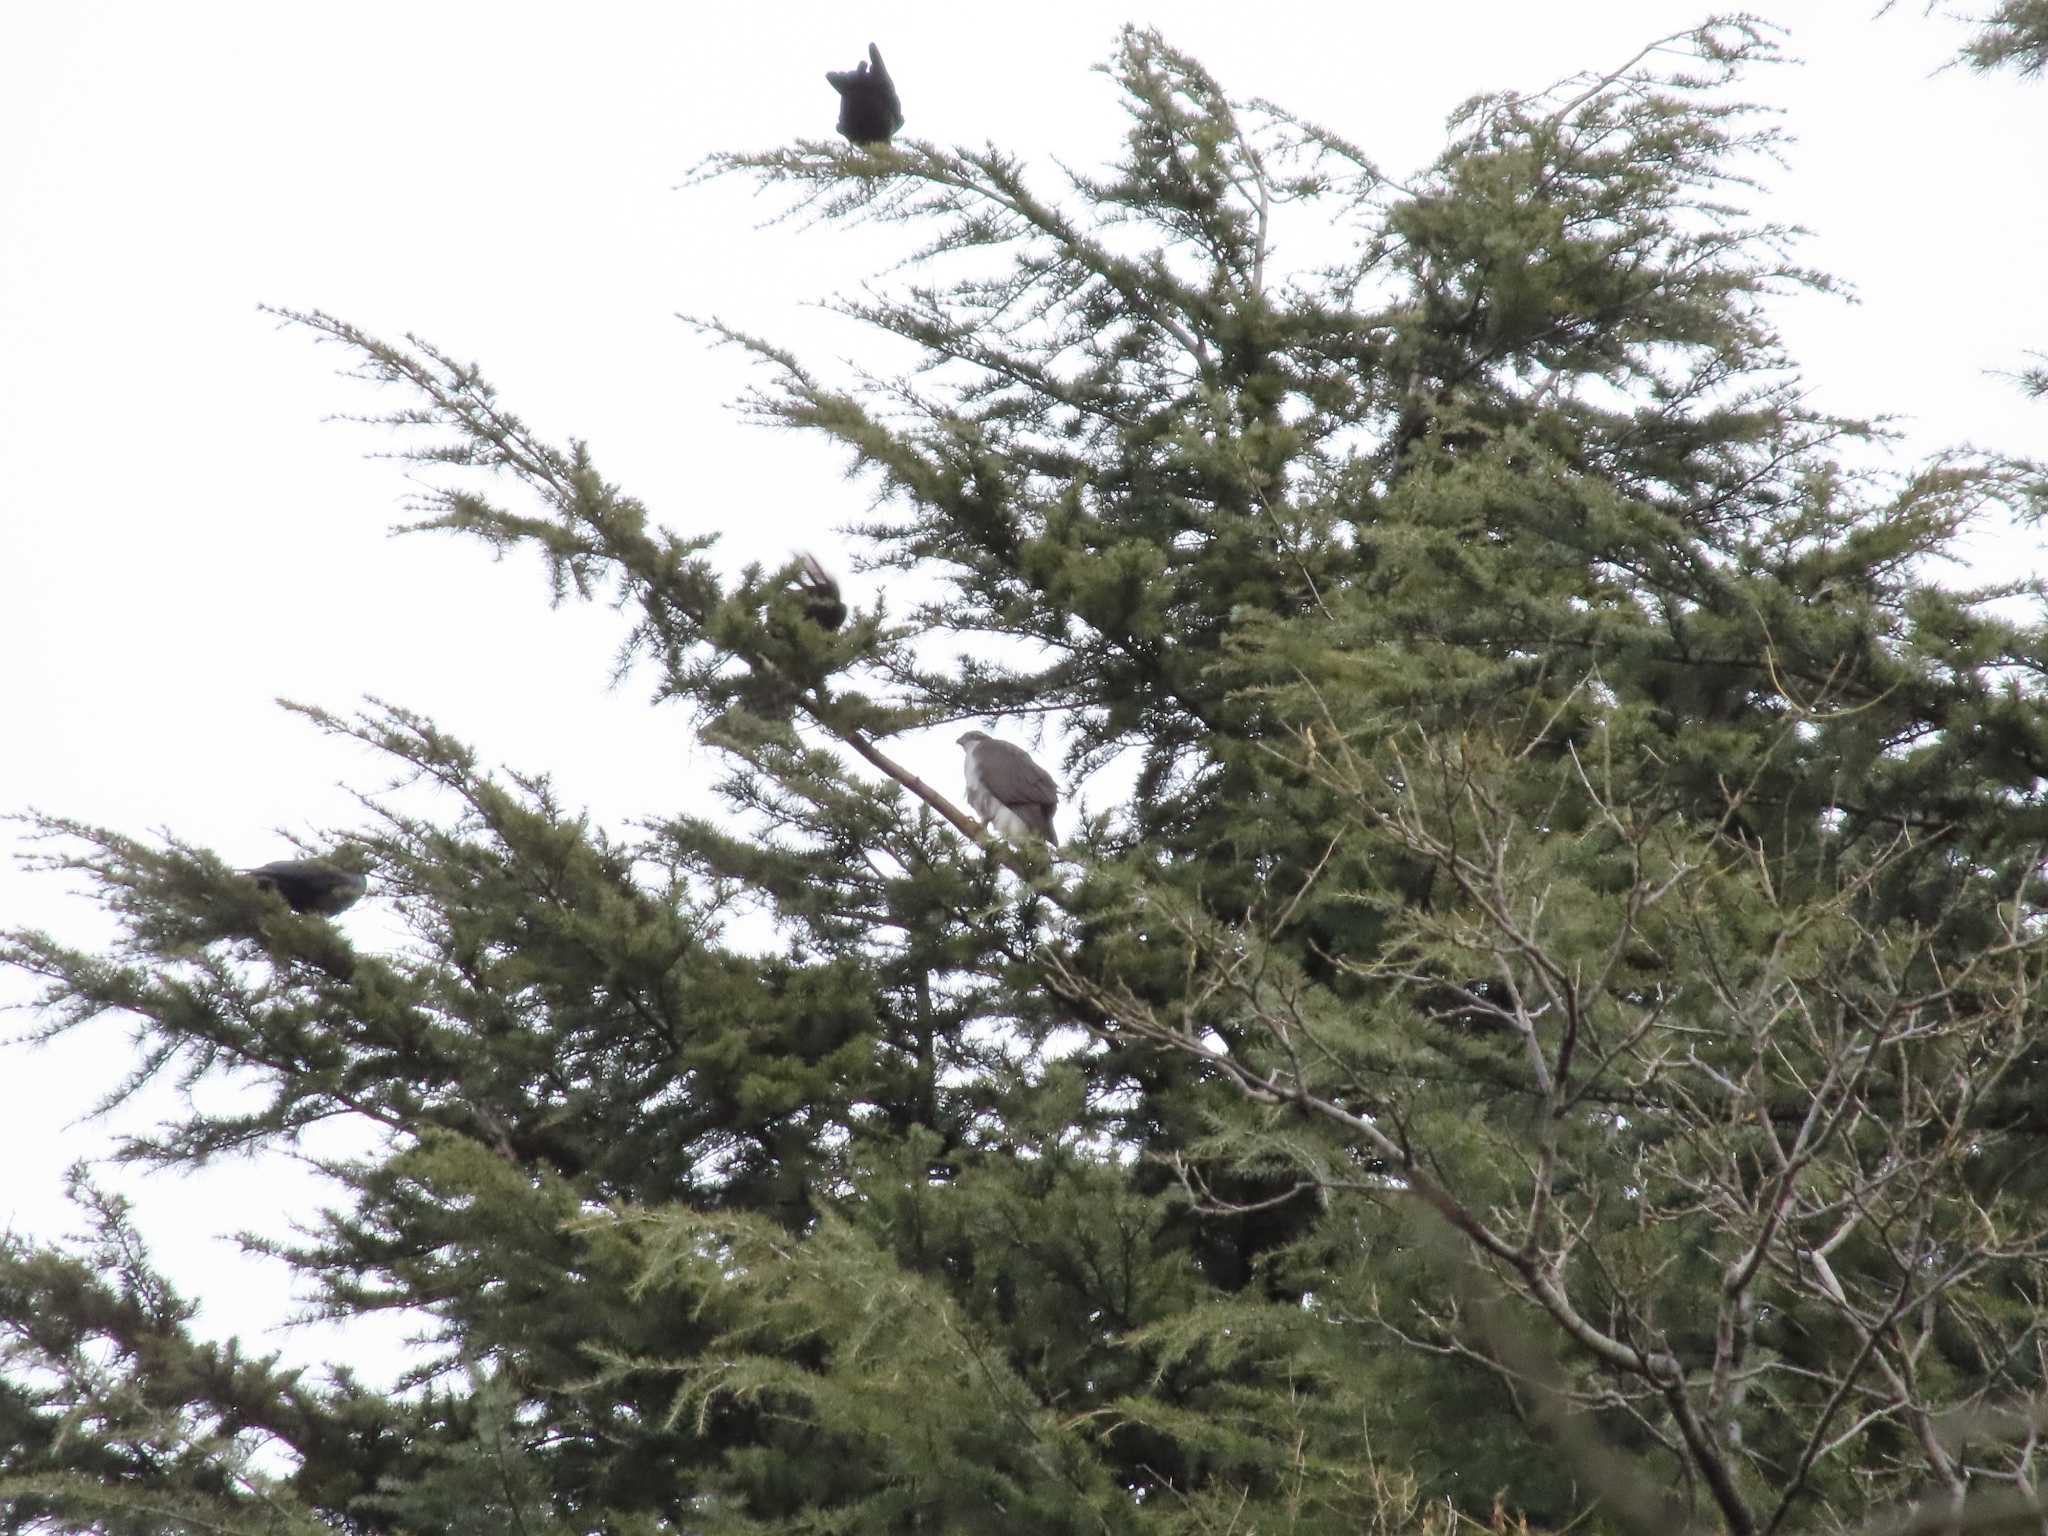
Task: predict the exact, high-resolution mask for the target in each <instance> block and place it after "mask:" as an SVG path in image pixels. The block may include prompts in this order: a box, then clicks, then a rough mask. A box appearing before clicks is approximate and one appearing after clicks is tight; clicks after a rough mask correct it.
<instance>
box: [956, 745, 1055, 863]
mask: <svg viewBox="0 0 2048 1536" xmlns="http://www.w3.org/2000/svg"><path fill="white" fill-rule="evenodd" d="M959 743H960V749H961V750H962V751H963V752H965V753H966V754H967V761H966V764H965V767H966V770H967V803H968V804H969V805H971V806H973V807H974V809H975V813H976V814H977V815H979V816H980V817H981V819H982V820H983V821H985V822H987V823H988V824H989V825H990V826H992V827H994V828H995V829H996V830H997V831H998V832H1000V833H1002V834H1003V836H1005V837H1007V838H1009V839H1010V841H1012V842H1014V843H1022V842H1028V841H1029V840H1030V839H1032V838H1034V837H1037V838H1043V839H1044V840H1045V841H1046V842H1048V843H1056V842H1058V841H1059V838H1058V837H1057V835H1056V834H1055V833H1054V831H1053V825H1052V814H1053V812H1054V811H1055V810H1057V809H1058V808H1059V803H1060V790H1059V786H1058V785H1057V784H1055V783H1054V782H1053V778H1052V775H1051V774H1049V773H1047V772H1046V771H1045V770H1044V769H1043V768H1041V767H1039V766H1038V764H1037V763H1035V762H1033V761H1032V760H1031V755H1030V754H1029V753H1028V752H1026V751H1025V750H1024V749H1023V748H1022V747H1013V746H1011V745H1010V744H1009V743H1008V742H1007V741H997V740H996V739H995V737H993V736H991V735H989V734H988V732H986V731H969V732H967V733H966V734H965V735H964V736H961V737H960V738H959Z"/></svg>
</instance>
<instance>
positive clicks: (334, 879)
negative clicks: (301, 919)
mask: <svg viewBox="0 0 2048 1536" xmlns="http://www.w3.org/2000/svg"><path fill="white" fill-rule="evenodd" d="M242 873H243V874H245V875H247V876H248V877H249V878H250V879H251V880H254V881H255V882H256V884H257V885H258V886H259V887H261V888H262V889H263V890H266V891H275V892H276V893H277V894H278V895H280V896H282V897H283V898H284V899H285V904H286V905H287V906H289V907H290V908H291V909H292V910H293V911H294V912H310V913H312V914H314V915H315V916H317V917H334V916H336V915H338V914H340V913H343V912H346V911H347V910H348V909H349V908H350V907H352V906H354V905H355V904H356V903H357V902H358V901H360V900H361V899H362V897H363V893H364V892H365V891H367V890H369V888H370V882H369V881H368V879H366V878H365V877H364V876H363V874H362V872H361V871H360V870H355V869H348V868H344V867H343V866H342V865H340V864H335V863H330V862H329V861H328V860H326V859H279V860H277V861H276V862H275V863H272V864H264V865H262V866H260V867H258V868H256V869H245V870H243V871H242Z"/></svg>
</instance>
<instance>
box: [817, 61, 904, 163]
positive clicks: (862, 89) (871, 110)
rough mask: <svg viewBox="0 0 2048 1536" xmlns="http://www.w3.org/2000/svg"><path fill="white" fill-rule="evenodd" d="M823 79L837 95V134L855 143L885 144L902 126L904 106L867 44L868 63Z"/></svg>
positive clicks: (833, 72)
mask: <svg viewBox="0 0 2048 1536" xmlns="http://www.w3.org/2000/svg"><path fill="white" fill-rule="evenodd" d="M870 66H872V67H870ZM825 78H826V79H827V80H829V81H831V82H832V89H833V90H835V91H837V92H838V93H839V131H840V132H841V133H843V134H845V135H846V136H847V137H848V138H849V139H851V140H853V142H854V143H856V144H886V143H888V142H889V139H890V136H891V135H893V134H894V133H895V132H896V130H897V129H898V128H901V127H902V126H903V103H902V102H900V101H898V100H897V99H896V82H895V81H894V80H891V79H890V78H889V69H888V66H887V65H885V64H883V62H882V53H881V50H880V49H878V48H877V47H875V45H874V44H873V43H869V44H868V57H867V63H865V64H861V65H858V66H857V67H855V68H853V69H828V70H826V71H825Z"/></svg>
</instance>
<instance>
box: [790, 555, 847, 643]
mask: <svg viewBox="0 0 2048 1536" xmlns="http://www.w3.org/2000/svg"><path fill="white" fill-rule="evenodd" d="M797 558H798V559H799V560H801V561H802V562H803V569H802V570H801V571H799V572H797V577H796V581H795V582H794V583H793V584H792V585H793V590H794V591H795V592H796V593H797V595H798V596H799V597H800V598H801V599H802V600H803V605H804V617H805V618H807V619H809V620H810V621H811V622H812V623H813V624H815V625H817V626H818V628H820V629H822V630H825V631H827V632H831V631H835V630H837V629H838V628H839V626H840V625H842V624H844V623H845V622H846V600H845V599H844V598H842V597H841V596H840V595H839V583H838V582H836V581H834V580H833V579H832V573H831V572H830V571H828V570H826V569H825V567H824V566H822V565H820V564H818V561H817V557H816V556H814V555H811V554H807V553H805V552H804V551H802V550H799V551H798V552H797Z"/></svg>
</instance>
